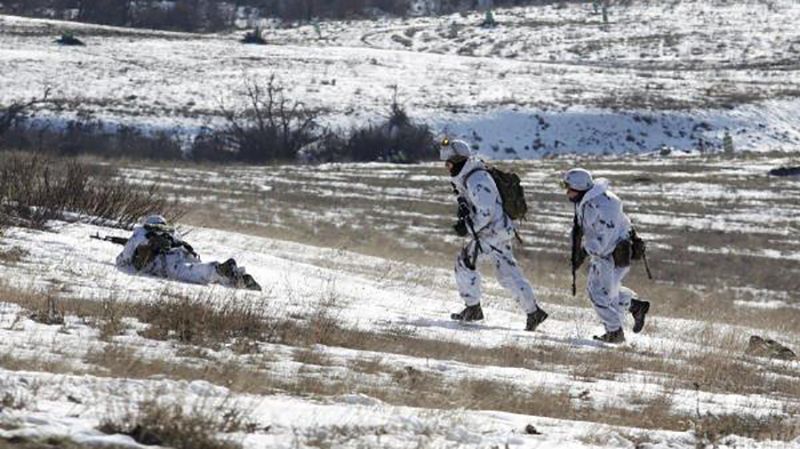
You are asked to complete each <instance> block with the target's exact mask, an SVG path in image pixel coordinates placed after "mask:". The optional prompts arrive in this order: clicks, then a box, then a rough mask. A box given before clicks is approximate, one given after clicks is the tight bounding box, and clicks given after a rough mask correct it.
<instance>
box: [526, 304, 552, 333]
mask: <svg viewBox="0 0 800 449" xmlns="http://www.w3.org/2000/svg"><path fill="white" fill-rule="evenodd" d="M547 316H548V315H547V312H545V311H544V310H542V309H541V308H539V309H536V312H533V313H529V314H528V322H527V323H525V330H526V331H535V330H536V328H537V327H539V325H540V324H542V323H543V322H544V320H546V319H547Z"/></svg>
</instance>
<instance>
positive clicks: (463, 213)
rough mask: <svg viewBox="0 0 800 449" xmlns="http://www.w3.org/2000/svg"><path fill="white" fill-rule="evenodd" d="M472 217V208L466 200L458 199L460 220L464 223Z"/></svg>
mask: <svg viewBox="0 0 800 449" xmlns="http://www.w3.org/2000/svg"><path fill="white" fill-rule="evenodd" d="M469 216H470V207H469V204H468V203H467V200H465V199H464V198H459V199H458V219H459V220H460V221H464V220H466V219H467V218H469Z"/></svg>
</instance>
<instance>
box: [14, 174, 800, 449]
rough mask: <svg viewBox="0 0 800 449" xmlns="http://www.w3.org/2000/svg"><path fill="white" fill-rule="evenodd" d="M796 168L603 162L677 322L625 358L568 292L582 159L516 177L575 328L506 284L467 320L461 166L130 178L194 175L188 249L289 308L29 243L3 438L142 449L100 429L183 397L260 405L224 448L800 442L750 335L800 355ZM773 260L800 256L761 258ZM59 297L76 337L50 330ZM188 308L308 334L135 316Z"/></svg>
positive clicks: (47, 241)
mask: <svg viewBox="0 0 800 449" xmlns="http://www.w3.org/2000/svg"><path fill="white" fill-rule="evenodd" d="M780 162H785V161H782V160H780V159H775V158H756V159H752V160H733V161H731V160H724V159H718V158H714V159H703V158H687V159H685V160H682V161H676V160H674V159H668V160H660V159H657V158H649V159H648V158H641V159H638V160H633V161H631V160H625V159H603V160H589V159H586V160H583V161H582V163H584V164H585V165H587V166H589V167H591V168H593V169H595V170H596V171H597V172H598V173H600V174H602V175H608V176H611V177H612V178H613V179H615V181H616V185H617V186H618V188H617V191H619V192H620V195H621V196H622V197H623V199H625V200H628V201H629V204H630V206H631V208H630V210H631V211H632V212H633V217H634V220H635V221H637V222H639V223H640V225H641V227H642V232H643V233H644V235H645V237H646V238H648V239H650V240H651V242H652V243H653V244H654V245H653V248H652V252H651V259H652V260H651V262H652V263H653V266H654V269H655V271H656V276H657V281H656V282H655V283H650V282H646V281H645V280H644V276H643V275H642V273H640V272H639V271H641V270H640V267H635V269H634V273H633V274H632V275H631V281H632V285H634V286H636V288H637V289H638V290H639V291H640V293H641V294H642V295H643V296H645V297H647V298H648V299H650V300H651V301H653V304H654V309H653V314H652V315H653V317H652V319H651V320H650V321H649V323H648V326H647V327H646V329H645V331H644V332H643V333H642V334H638V335H634V334H629V335H628V340H629V341H628V343H626V344H625V345H623V346H622V347H620V348H609V347H604V346H602V345H598V344H596V343H595V342H592V341H591V338H590V337H591V335H592V334H593V333H597V332H599V331H600V330H601V329H600V326H599V325H598V323H597V322H596V318H595V316H594V312H593V311H592V310H591V309H590V308H589V304H588V301H587V300H586V299H585V298H584V297H582V295H579V297H578V298H572V297H571V296H570V294H569V284H568V283H569V277H568V276H569V272H568V268H567V263H566V255H565V254H559V251H560V252H561V253H563V252H565V251H566V250H567V248H566V244H567V243H566V241H567V233H568V228H569V225H570V219H569V213H570V210H569V206H568V205H567V204H565V203H564V201H563V198H562V194H561V192H560V190H559V189H558V187H557V184H556V182H555V173H556V172H557V171H558V170H559V169H560V168H561V164H569V163H570V161H566V160H562V161H539V162H536V163H527V164H521V165H519V166H517V169H518V170H519V171H520V172H521V173H522V174H523V180H524V182H525V184H526V187H528V189H529V192H531V197H532V198H534V204H535V205H536V206H535V207H534V210H533V212H532V213H533V216H532V217H531V221H530V222H527V223H526V224H524V225H523V236H524V238H525V239H526V245H525V249H524V251H521V259H522V260H523V267H524V268H525V270H526V274H528V275H529V276H530V277H531V278H532V280H533V282H534V284H536V286H537V291H538V292H539V295H540V299H541V301H542V302H543V304H544V307H546V309H547V310H548V312H550V314H551V318H550V319H549V320H548V321H547V322H545V324H544V325H543V326H542V328H541V329H540V331H538V332H536V333H533V334H531V333H526V332H523V331H522V330H521V329H522V328H523V326H524V316H523V314H522V313H520V312H519V310H518V308H517V307H516V305H515V304H514V303H513V301H512V300H511V299H510V298H507V297H506V295H505V294H504V292H503V291H502V290H501V289H500V288H499V286H498V285H497V284H496V283H495V282H494V281H493V280H489V282H487V284H486V288H487V291H488V292H489V295H488V297H487V298H486V300H485V302H484V304H485V306H486V308H487V320H486V321H485V322H483V323H482V324H479V325H469V326H460V325H456V324H454V323H452V322H451V321H449V320H448V319H447V317H448V314H449V312H452V311H453V310H457V309H458V308H459V307H460V304H459V302H458V300H457V295H456V293H455V292H454V285H453V281H452V279H451V276H452V273H451V270H450V268H449V260H451V258H452V257H453V256H454V255H455V253H456V251H457V249H458V247H457V241H456V240H455V239H454V238H452V237H449V236H447V226H448V225H449V223H450V220H451V218H450V217H449V215H450V214H451V213H452V211H451V210H450V209H451V205H450V204H449V202H450V201H451V200H450V199H449V198H448V196H447V193H446V180H445V179H444V178H443V177H442V176H441V171H440V168H439V167H433V166H428V165H423V166H410V167H398V166H392V165H387V164H367V165H325V166H321V167H271V168H247V167H240V168H225V169H211V168H203V167H200V166H196V167H191V168H180V167H176V168H168V167H164V166H152V167H144V166H137V167H128V168H125V167H123V168H122V173H123V174H124V176H125V177H127V178H128V179H130V180H131V181H136V180H138V181H139V182H142V183H147V182H152V181H154V180H157V181H161V182H166V181H167V180H171V181H172V183H173V184H172V185H166V187H165V188H166V189H167V191H168V192H171V193H174V194H176V195H179V196H180V197H181V198H183V199H184V200H185V201H187V204H190V205H192V212H190V213H189V215H188V216H187V217H186V219H185V220H184V228H183V230H184V231H185V232H189V234H188V235H187V237H186V238H187V240H189V241H190V242H191V243H193V244H194V246H195V248H196V249H197V250H198V251H199V252H200V254H201V255H202V256H203V258H204V259H206V260H214V259H217V260H223V259H225V258H227V257H230V256H233V257H235V258H236V259H237V260H238V261H239V262H240V264H242V265H245V266H246V267H247V269H248V271H249V272H250V273H252V274H253V275H254V276H255V277H256V279H258V280H259V281H260V282H261V284H262V285H263V286H264V287H265V289H264V292H263V293H254V292H244V291H233V290H230V289H227V288H222V287H214V288H208V287H202V286H194V285H186V284H180V283H175V282H171V281H165V280H161V279H155V278H149V277H137V276H131V275H130V274H128V273H125V272H121V271H119V270H117V269H116V267H115V266H114V265H113V260H114V257H115V255H116V253H117V252H118V251H119V249H120V248H119V247H117V246H114V245H112V244H110V243H106V242H102V241H97V240H91V239H89V238H88V236H89V235H90V234H94V233H97V232H99V233H101V234H113V235H124V233H123V232H121V231H119V230H113V229H105V228H98V227H95V226H89V225H84V224H78V223H71V224H69V223H53V229H52V230H51V231H48V232H42V231H33V230H26V229H20V228H11V229H9V230H7V231H6V232H5V234H4V236H3V238H2V240H0V254H2V256H3V257H0V279H2V282H1V283H0V303H2V305H0V389H2V392H3V393H2V394H3V397H4V399H3V404H4V405H3V409H2V411H0V437H3V438H13V437H18V438H22V439H32V438H33V439H36V438H50V439H54V438H55V439H59V438H60V439H68V440H73V441H76V442H78V443H79V444H81V445H85V446H101V445H109V444H110V445H119V446H120V447H136V446H137V445H136V443H134V442H133V440H132V439H131V438H129V437H128V436H125V435H121V434H115V433H113V432H112V433H111V434H106V433H103V432H101V431H100V430H98V429H99V428H100V427H101V423H103V422H106V421H108V420H113V419H115V418H116V419H120V418H119V417H120V416H125V413H126V412H130V411H132V410H133V411H135V410H136V409H137V408H138V407H140V406H142V404H146V403H147V401H157V402H158V401H160V402H161V403H168V404H180V405H181V406H182V407H184V408H185V409H186V410H201V411H204V412H205V413H212V414H215V415H217V416H227V415H228V413H229V410H234V409H235V410H237V411H238V413H241V414H242V415H243V417H244V419H245V420H246V425H244V426H240V427H238V428H236V429H235V430H231V431H229V432H225V433H224V435H221V437H223V438H228V439H231V440H232V441H235V442H240V443H242V444H243V445H244V447H246V448H259V447H287V448H294V447H300V448H302V447H354V448H355V447H398V448H399V447H538V448H551V447H552V448H562V447H576V448H583V447H586V448H590V447H625V448H627V447H642V448H694V447H704V446H705V445H706V444H709V445H710V444H717V445H718V446H717V447H731V448H733V447H754V448H756V447H764V448H793V447H797V445H798V444H800V438H798V436H799V435H800V427H798V426H800V422H799V421H798V416H800V362H798V361H793V362H784V361H777V360H770V359H766V358H759V357H751V356H746V355H744V350H745V348H746V347H747V341H748V338H749V337H750V336H751V335H761V336H764V337H769V338H775V339H777V340H779V341H781V342H782V343H784V344H787V345H788V346H790V347H792V348H793V349H795V350H797V349H798V348H800V332H798V328H797V316H798V314H797V312H798V311H797V298H796V280H795V279H797V275H796V274H797V270H798V265H799V264H798V261H797V260H796V258H795V257H794V256H795V254H794V253H796V251H794V250H793V249H791V248H796V246H797V244H798V242H797V239H796V232H795V231H794V226H796V223H794V222H793V221H792V220H793V217H796V216H797V212H796V211H794V208H796V207H797V204H795V202H792V201H786V198H796V197H797V189H798V188H800V184H799V183H798V181H797V180H796V179H791V178H788V179H777V178H769V177H767V176H766V175H765V172H766V169H767V168H771V167H772V165H773V164H777V163H780ZM370 192H371V196H370V197H368V194H369V193H370ZM665 192H670V194H671V195H672V194H674V196H675V198H669V197H668V196H667V195H665ZM301 204H302V206H299V205H301ZM695 208H699V209H701V210H702V211H704V213H702V214H701V213H698V212H697V210H696V209H695ZM781 210H782V211H783V212H782V213H781V212H780V211H781ZM261 214H267V215H268V216H263V215H261ZM782 217H783V218H782ZM186 223H194V224H196V225H198V224H203V223H205V224H206V226H205V227H202V226H201V227H192V226H187V225H186ZM209 226H214V227H217V228H220V229H227V230H220V229H212V228H211V227H209ZM232 229H239V230H241V232H235V231H233V230H232ZM314 229H316V231H315V230H314ZM720 230H724V232H722V233H720V232H719V231H720ZM714 235H717V236H718V238H719V239H720V240H712V238H713V236H714ZM276 237H281V238H291V239H294V240H296V242H291V241H288V240H283V239H281V238H276ZM300 241H305V242H306V243H300ZM415 242H416V244H417V246H413V245H411V244H413V243H415ZM681 242H683V243H681ZM690 242H691V244H690ZM763 242H772V243H771V244H770V245H772V246H771V247H772V248H774V247H785V248H787V249H786V250H785V251H784V250H780V251H778V250H771V251H768V250H759V249H757V248H754V247H752V246H753V245H754V246H756V247H758V246H759V245H760V244H762V243H763ZM359 243H360V244H359ZM681 244H682V245H683V246H684V247H681V246H679V245H681ZM367 254H373V255H367ZM703 257H708V258H707V259H704V258H703ZM715 264H716V265H717V266H716V267H715V266H714V265H715ZM745 267H747V268H745ZM762 277H763V278H762ZM487 280H488V279H487ZM776 280H778V281H777V283H776ZM733 291H740V292H741V295H742V296H741V297H733V296H729V295H730V292H733ZM31 292H38V293H31ZM48 297H49V298H57V303H56V304H57V306H56V308H57V309H58V308H62V309H64V310H66V312H67V314H66V315H67V316H66V319H65V322H64V323H63V324H49V325H48V324H43V323H41V322H38V321H36V320H34V319H31V318H30V316H31V313H32V311H40V310H42V309H43V308H44V303H45V302H46V300H47V298H48ZM186 298H189V299H190V300H191V299H192V298H194V301H197V302H199V303H201V304H203V305H204V306H205V307H208V308H210V309H222V310H224V309H225V308H226V307H227V308H231V307H234V308H236V307H241V308H245V309H246V308H247V307H255V310H258V311H260V312H262V313H263V316H264V317H266V318H268V319H271V320H277V321H278V322H281V323H283V324H284V325H287V326H289V331H284V332H283V333H281V332H280V331H275V334H270V335H271V336H265V337H263V338H258V339H250V338H249V337H248V336H244V337H242V336H239V337H231V338H226V339H221V340H219V339H217V340H201V339H192V338H190V337H186V336H185V334H184V333H178V331H177V330H176V329H179V328H175V329H172V332H171V333H169V332H168V333H159V332H154V329H158V328H159V326H163V325H164V324H163V322H161V321H159V319H158V317H153V316H152V315H148V314H147V313H142V312H137V311H136V309H135V308H134V307H133V305H136V304H140V305H146V304H153V303H155V304H159V307H167V305H168V304H181V303H182V301H185V300H186ZM737 300H738V302H737ZM759 301H761V303H759ZM92 304H94V305H96V306H95V307H93V306H92ZM754 304H755V305H758V306H759V307H751V306H752V305H754ZM170 310H171V311H172V312H170V313H176V310H179V309H170ZM259 316H261V315H259ZM40 317H41V313H40ZM39 320H40V321H41V319H39ZM211 322H212V321H209V323H211ZM211 325H212V324H209V326H211ZM528 425H530V426H532V428H528V427H527V426H528ZM534 429H535V432H533V430H534ZM729 435H733V436H729Z"/></svg>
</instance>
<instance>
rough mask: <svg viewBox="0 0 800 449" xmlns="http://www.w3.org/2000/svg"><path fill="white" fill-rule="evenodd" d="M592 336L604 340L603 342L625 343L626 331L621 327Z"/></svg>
mask: <svg viewBox="0 0 800 449" xmlns="http://www.w3.org/2000/svg"><path fill="white" fill-rule="evenodd" d="M592 338H593V339H595V340H597V341H602V342H603V343H625V332H623V331H622V328H620V329H618V330H615V331H609V332H606V333H605V334H603V335H601V336H599V337H598V336H597V335H595V336H594V337H592Z"/></svg>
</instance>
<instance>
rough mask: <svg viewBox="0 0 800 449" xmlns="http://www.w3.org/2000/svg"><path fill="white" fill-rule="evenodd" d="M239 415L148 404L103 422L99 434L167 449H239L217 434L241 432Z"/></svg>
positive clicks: (224, 409) (225, 409) (218, 409)
mask: <svg viewBox="0 0 800 449" xmlns="http://www.w3.org/2000/svg"><path fill="white" fill-rule="evenodd" d="M243 422H244V421H243V420H242V419H241V412H240V411H238V410H236V409H231V408H228V407H226V406H222V407H208V408H200V407H194V408H192V409H191V410H189V411H185V410H184V409H183V407H182V406H181V405H180V404H170V405H168V404H161V403H159V402H157V401H153V400H149V401H144V402H141V403H140V404H138V407H137V410H136V411H134V412H128V413H127V414H126V415H125V416H123V417H122V418H110V419H108V418H107V419H106V420H104V421H103V422H102V423H101V425H100V428H99V430H100V431H102V432H104V433H108V434H125V435H129V436H130V437H131V438H133V439H134V440H136V442H138V443H141V444H145V445H159V446H170V447H174V448H176V449H238V448H240V447H241V445H240V444H239V443H236V442H233V441H230V440H225V439H220V438H219V437H218V436H217V434H218V433H230V432H236V431H238V430H241V429H242V428H243Z"/></svg>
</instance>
